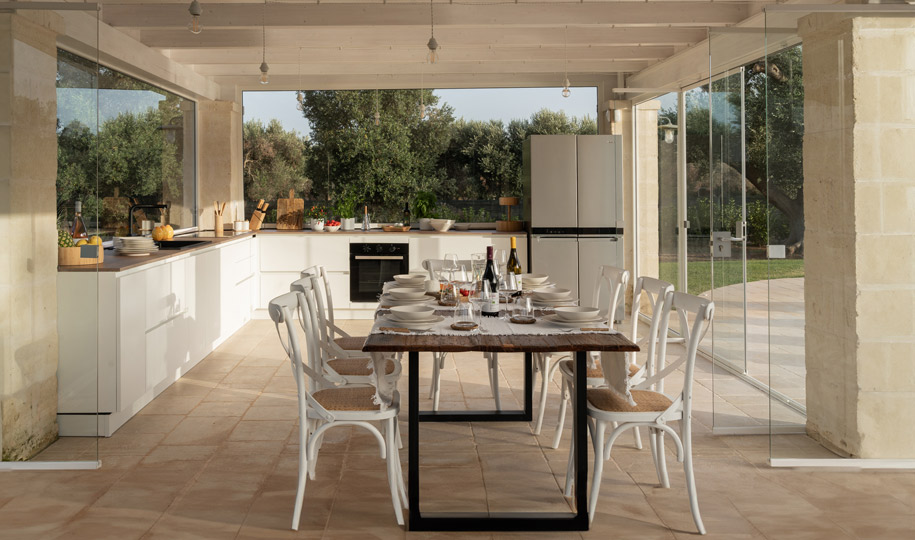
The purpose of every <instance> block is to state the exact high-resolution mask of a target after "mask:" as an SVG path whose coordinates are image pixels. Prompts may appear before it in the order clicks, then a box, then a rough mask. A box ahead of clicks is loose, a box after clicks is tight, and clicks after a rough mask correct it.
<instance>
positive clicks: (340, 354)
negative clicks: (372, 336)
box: [289, 275, 402, 384]
mask: <svg viewBox="0 0 915 540" xmlns="http://www.w3.org/2000/svg"><path fill="white" fill-rule="evenodd" d="M289 290H290V291H292V292H299V293H302V294H301V296H299V297H298V298H299V300H300V301H302V302H304V303H305V304H306V305H305V306H304V307H307V309H308V313H309V315H310V317H311V319H312V321H311V322H312V327H313V328H314V329H315V337H316V342H317V343H318V351H317V355H316V362H317V363H316V364H315V365H312V368H313V369H315V370H317V371H319V372H321V373H324V374H325V375H328V374H330V375H332V376H341V377H343V378H344V379H345V380H346V381H347V383H350V384H352V383H356V384H372V383H373V382H374V378H373V377H374V374H373V372H372V368H371V367H370V365H369V364H370V363H371V361H372V359H371V358H370V357H369V355H368V354H366V353H364V352H362V351H361V350H360V351H358V352H357V351H344V350H343V349H341V348H340V347H339V346H337V344H336V343H335V342H334V340H333V339H332V335H331V334H330V333H329V332H328V330H327V329H328V327H329V324H330V323H329V321H327V320H326V319H325V318H324V312H325V311H324V305H323V299H322V295H321V293H320V279H319V278H318V277H317V276H315V275H310V276H308V277H303V278H301V279H298V280H296V281H294V282H292V284H291V285H290V286H289ZM300 323H302V324H303V328H304V321H301V320H300ZM401 372H402V366H401V364H400V362H397V361H395V360H392V359H388V360H387V361H386V362H385V373H384V376H385V377H388V378H393V379H395V380H396V379H398V378H400V375H401Z"/></svg>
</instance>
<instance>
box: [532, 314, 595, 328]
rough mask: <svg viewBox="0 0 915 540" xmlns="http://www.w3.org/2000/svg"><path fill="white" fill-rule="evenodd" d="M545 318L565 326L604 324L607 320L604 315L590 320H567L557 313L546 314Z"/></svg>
mask: <svg viewBox="0 0 915 540" xmlns="http://www.w3.org/2000/svg"><path fill="white" fill-rule="evenodd" d="M543 320H545V321H550V322H551V323H556V324H561V325H563V326H595V325H603V324H604V323H606V322H607V321H605V320H604V318H603V317H598V318H596V319H591V320H588V321H567V320H565V319H562V318H560V317H559V316H558V315H555V314H553V315H544V316H543Z"/></svg>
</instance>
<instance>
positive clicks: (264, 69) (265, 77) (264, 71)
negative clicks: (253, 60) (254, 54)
mask: <svg viewBox="0 0 915 540" xmlns="http://www.w3.org/2000/svg"><path fill="white" fill-rule="evenodd" d="M261 30H262V34H261V35H262V36H263V39H264V52H263V56H262V57H261V60H262V61H261V67H260V70H261V84H268V83H269V82H270V66H268V65H267V0H264V11H263V12H262V13H261Z"/></svg>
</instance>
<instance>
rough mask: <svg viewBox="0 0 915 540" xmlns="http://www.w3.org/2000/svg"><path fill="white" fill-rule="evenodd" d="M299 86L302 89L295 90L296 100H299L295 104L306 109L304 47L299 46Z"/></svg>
mask: <svg viewBox="0 0 915 540" xmlns="http://www.w3.org/2000/svg"><path fill="white" fill-rule="evenodd" d="M298 64H299V88H300V90H296V91H295V100H296V101H297V102H298V103H296V105H295V108H296V109H298V110H299V111H303V112H304V111H305V94H303V93H302V90H301V88H302V47H299V62H298Z"/></svg>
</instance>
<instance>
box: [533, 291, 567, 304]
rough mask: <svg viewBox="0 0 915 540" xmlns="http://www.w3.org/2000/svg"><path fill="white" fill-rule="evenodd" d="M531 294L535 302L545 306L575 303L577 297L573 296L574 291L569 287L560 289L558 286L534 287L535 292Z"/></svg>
mask: <svg viewBox="0 0 915 540" xmlns="http://www.w3.org/2000/svg"><path fill="white" fill-rule="evenodd" d="M531 296H532V298H533V300H534V303H535V304H537V305H538V306H543V307H554V306H568V305H574V304H575V299H574V298H572V291H570V290H569V289H560V288H558V287H546V288H542V289H534V292H533V293H532V295H531Z"/></svg>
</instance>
